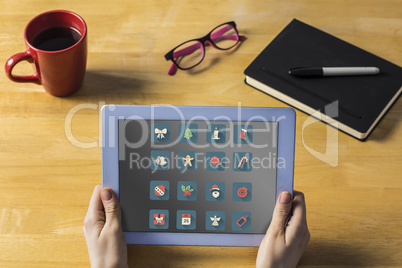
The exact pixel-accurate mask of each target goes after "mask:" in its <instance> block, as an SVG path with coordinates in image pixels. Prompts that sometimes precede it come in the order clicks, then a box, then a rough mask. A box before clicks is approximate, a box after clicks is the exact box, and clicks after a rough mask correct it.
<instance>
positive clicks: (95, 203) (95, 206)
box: [87, 185, 103, 215]
mask: <svg viewBox="0 0 402 268" xmlns="http://www.w3.org/2000/svg"><path fill="white" fill-rule="evenodd" d="M101 190H102V186H101V185H96V186H95V189H94V191H93V193H92V197H91V201H90V202H89V207H88V212H87V215H88V214H90V213H93V214H96V213H97V212H98V211H103V204H102V200H101V199H100V192H101Z"/></svg>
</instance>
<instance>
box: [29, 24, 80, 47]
mask: <svg viewBox="0 0 402 268" xmlns="http://www.w3.org/2000/svg"><path fill="white" fill-rule="evenodd" d="M80 39H81V34H80V32H79V31H77V30H76V29H74V28H70V27H51V28H48V29H45V30H43V31H41V32H40V33H39V34H38V35H37V36H35V38H34V39H33V41H32V45H33V46H34V47H36V48H37V49H40V50H45V51H57V50H63V49H66V48H69V47H71V46H73V45H74V44H75V43H77V42H78V41H79V40H80Z"/></svg>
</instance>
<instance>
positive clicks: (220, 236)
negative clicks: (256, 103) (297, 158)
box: [101, 105, 295, 246]
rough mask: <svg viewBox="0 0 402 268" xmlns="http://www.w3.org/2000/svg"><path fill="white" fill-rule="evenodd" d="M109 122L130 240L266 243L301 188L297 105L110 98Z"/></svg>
mask: <svg viewBox="0 0 402 268" xmlns="http://www.w3.org/2000/svg"><path fill="white" fill-rule="evenodd" d="M101 125H102V171H103V187H110V188H111V189H113V190H114V191H115V193H116V194H117V196H118V197H119V201H120V205H121V209H122V227H123V231H124V233H125V236H126V240H127V243H129V244H154V245H209V246H259V244H260V242H261V240H262V238H263V237H264V234H265V232H266V230H267V228H268V226H269V224H270V221H271V217H272V213H273V209H274V206H275V203H276V200H277V198H278V195H279V194H280V193H281V192H282V191H285V190H286V191H289V192H291V193H292V192H293V172H294V148H295V147H294V146H295V145H294V144H295V111H294V110H293V109H291V108H258V107H194V106H170V105H163V106H159V105H151V106H136V105H106V106H104V107H103V108H102V110H101Z"/></svg>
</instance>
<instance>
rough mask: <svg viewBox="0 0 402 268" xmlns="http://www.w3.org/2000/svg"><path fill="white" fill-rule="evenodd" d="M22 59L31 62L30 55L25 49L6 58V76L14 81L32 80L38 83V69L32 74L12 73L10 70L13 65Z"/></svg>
mask: <svg viewBox="0 0 402 268" xmlns="http://www.w3.org/2000/svg"><path fill="white" fill-rule="evenodd" d="M23 60H26V61H29V62H32V61H33V58H32V55H31V54H30V53H29V52H28V51H25V52H21V53H18V54H15V55H14V56H12V57H11V58H9V59H8V61H7V62H6V66H5V69H6V74H7V77H8V78H10V80H11V81H14V82H32V83H37V84H40V79H39V73H38V71H36V73H34V74H33V75H27V76H19V75H13V74H12V70H13V68H14V67H15V65H17V63H18V62H20V61H23Z"/></svg>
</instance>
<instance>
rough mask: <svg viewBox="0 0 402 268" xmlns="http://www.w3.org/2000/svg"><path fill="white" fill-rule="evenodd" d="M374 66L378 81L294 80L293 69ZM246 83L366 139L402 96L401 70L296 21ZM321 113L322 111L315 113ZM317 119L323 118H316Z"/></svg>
mask: <svg viewBox="0 0 402 268" xmlns="http://www.w3.org/2000/svg"><path fill="white" fill-rule="evenodd" d="M355 66H374V67H378V68H379V69H380V73H379V74H378V75H374V76H343V77H341V76H334V77H296V76H291V75H290V74H289V69H291V68H294V67H355ZM244 74H245V75H246V83H247V84H249V85H250V86H252V87H254V88H256V89H259V90H261V91H263V92H265V93H268V94H269V95H271V96H273V97H275V98H277V99H279V100H282V101H284V102H285V103H287V104H289V105H291V106H293V107H295V108H297V109H300V110H301V111H303V112H305V113H308V114H311V115H314V116H315V117H317V118H318V119H321V120H322V121H324V122H326V123H331V124H332V125H333V123H337V126H338V129H339V130H342V131H344V132H346V133H348V134H349V135H351V136H353V137H355V138H357V139H360V140H363V139H365V138H367V136H368V135H369V134H370V132H371V131H372V130H373V128H374V127H375V125H376V124H377V123H378V121H379V120H380V119H381V118H382V117H383V116H384V114H385V113H386V112H387V110H388V109H389V108H390V107H391V105H392V104H393V103H394V102H395V100H396V99H397V98H398V96H399V95H400V94H401V92H402V68H401V67H399V66H397V65H395V64H393V63H391V62H388V61H386V60H384V59H381V58H379V57H377V56H375V55H373V54H371V53H368V52H367V51H364V50H362V49H360V48H358V47H356V46H354V45H351V44H349V43H347V42H345V41H343V40H341V39H339V38H336V37H334V36H332V35H330V34H328V33H325V32H323V31H321V30H318V29H316V28H314V27H312V26H310V25H307V24H305V23H303V22H301V21H298V20H296V19H294V20H293V21H292V22H291V23H290V24H289V25H287V26H286V27H285V29H283V30H282V32H281V33H279V35H278V36H277V37H276V38H275V39H274V40H273V41H272V42H271V43H270V44H269V45H268V46H267V47H266V48H265V49H264V50H263V51H262V52H261V54H260V55H258V56H257V58H256V59H255V60H254V61H253V62H252V63H251V64H250V65H249V66H248V67H247V69H246V70H245V72H244ZM317 111H318V112H317ZM317 115H319V116H317Z"/></svg>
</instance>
